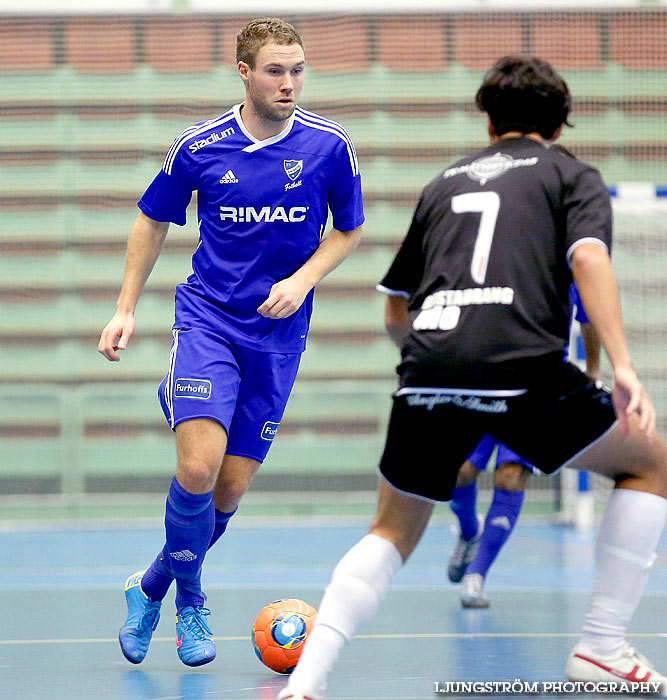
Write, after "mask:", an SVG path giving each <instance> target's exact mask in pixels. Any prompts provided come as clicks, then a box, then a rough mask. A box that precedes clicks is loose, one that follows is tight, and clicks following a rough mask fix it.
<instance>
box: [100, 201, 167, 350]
mask: <svg viewBox="0 0 667 700" xmlns="http://www.w3.org/2000/svg"><path fill="white" fill-rule="evenodd" d="M168 229H169V223H168V222H162V221H155V220H153V219H151V218H150V217H148V216H146V215H145V214H144V213H140V214H139V216H137V219H136V221H135V222H134V224H133V226H132V229H131V231H130V237H129V239H128V242H127V255H126V257H125V271H124V273H123V285H122V287H121V291H120V295H119V297H118V302H117V304H116V313H115V314H114V315H113V317H112V319H111V321H109V323H108V324H107V325H106V327H105V328H104V330H103V331H102V335H101V337H100V343H99V345H98V347H97V350H98V352H100V353H101V354H102V355H104V356H105V357H106V358H107V360H110V361H111V362H118V361H119V360H120V356H119V355H118V353H117V352H116V351H117V350H125V348H126V347H127V344H128V342H129V340H130V338H131V337H132V333H134V310H135V308H136V306H137V301H138V300H139V295H140V294H141V290H142V289H143V287H144V285H145V284H146V280H147V279H148V276H149V275H150V273H151V271H152V269H153V266H154V265H155V262H156V260H157V259H158V256H159V255H160V251H161V250H162V245H163V243H164V239H165V237H166V235H167V231H168Z"/></svg>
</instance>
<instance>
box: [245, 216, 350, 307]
mask: <svg viewBox="0 0 667 700" xmlns="http://www.w3.org/2000/svg"><path fill="white" fill-rule="evenodd" d="M362 228H363V227H362V226H358V227H357V228H355V229H352V230H351V231H339V230H338V229H335V228H332V229H331V231H329V233H328V234H327V235H326V236H325V238H323V239H322V242H321V243H320V245H319V247H318V248H317V250H316V251H315V252H314V253H313V255H312V256H311V257H310V258H309V259H308V260H307V261H306V262H305V263H304V264H303V265H302V266H301V267H300V268H299V269H298V270H297V271H296V272H295V273H294V274H293V275H291V276H290V277H288V278H287V279H284V280H281V281H280V282H276V283H275V284H274V285H273V287H271V292H270V293H269V296H268V297H267V299H266V301H265V302H264V303H263V304H262V305H261V306H260V307H259V308H258V309H257V311H258V312H259V313H260V314H261V315H262V316H264V317H266V318H275V319H280V318H287V317H288V316H291V315H292V314H293V313H295V312H296V311H298V309H299V308H300V307H301V304H303V302H304V299H305V298H306V296H307V295H308V292H310V290H311V289H313V287H315V286H316V285H317V284H318V283H319V282H320V281H321V280H322V279H323V278H324V277H326V276H327V275H328V274H329V273H330V272H331V271H332V270H334V269H335V268H336V267H338V265H340V263H342V262H343V260H345V258H346V257H347V256H348V255H349V254H350V253H351V252H352V251H353V250H354V249H355V248H356V247H357V244H358V243H359V239H360V238H361V230H362Z"/></svg>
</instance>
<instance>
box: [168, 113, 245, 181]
mask: <svg viewBox="0 0 667 700" xmlns="http://www.w3.org/2000/svg"><path fill="white" fill-rule="evenodd" d="M230 119H234V112H233V111H231V110H230V111H229V112H225V114H223V115H222V116H220V117H214V118H213V119H208V120H207V121H205V122H204V123H203V124H199V126H197V125H195V126H191V127H188V128H187V129H186V130H185V131H184V132H183V133H182V134H181V135H180V136H179V137H178V138H177V139H176V140H175V141H174V143H173V144H172V145H171V148H170V149H169V151H168V152H167V157H166V158H165V159H164V165H163V166H162V169H163V170H164V171H165V173H167V175H171V168H172V166H173V164H174V160H175V159H176V155H177V153H178V151H179V150H180V149H181V146H182V145H183V144H184V143H185V142H186V141H188V140H189V139H191V138H192V137H193V136H198V135H199V134H201V133H203V132H204V131H208V130H209V129H213V128H214V127H216V126H220V125H221V124H224V123H225V122H228V121H229V120H230Z"/></svg>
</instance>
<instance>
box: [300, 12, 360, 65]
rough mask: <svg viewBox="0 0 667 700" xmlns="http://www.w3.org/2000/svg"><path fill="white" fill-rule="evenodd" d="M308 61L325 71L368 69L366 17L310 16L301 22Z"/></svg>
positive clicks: (309, 63) (308, 63) (301, 32)
mask: <svg viewBox="0 0 667 700" xmlns="http://www.w3.org/2000/svg"><path fill="white" fill-rule="evenodd" d="M297 29H299V30H300V34H301V36H302V37H303V42H304V44H305V47H306V63H307V65H309V66H310V67H311V68H315V69H317V70H322V71H347V72H353V71H360V70H361V71H364V70H366V69H367V68H368V64H369V56H368V37H367V27H366V21H365V20H364V19H360V18H358V17H352V16H350V17H342V18H333V19H328V18H327V19H320V18H318V19H314V18H308V19H304V20H303V21H302V22H300V24H299V27H297Z"/></svg>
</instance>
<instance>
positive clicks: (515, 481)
mask: <svg viewBox="0 0 667 700" xmlns="http://www.w3.org/2000/svg"><path fill="white" fill-rule="evenodd" d="M528 476H529V472H528V470H527V469H524V467H522V466H521V465H520V464H514V463H512V462H504V463H503V464H500V465H498V467H497V468H496V471H495V473H494V475H493V485H494V486H495V487H496V488H499V489H503V490H505V491H525V489H526V484H527V482H528Z"/></svg>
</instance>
